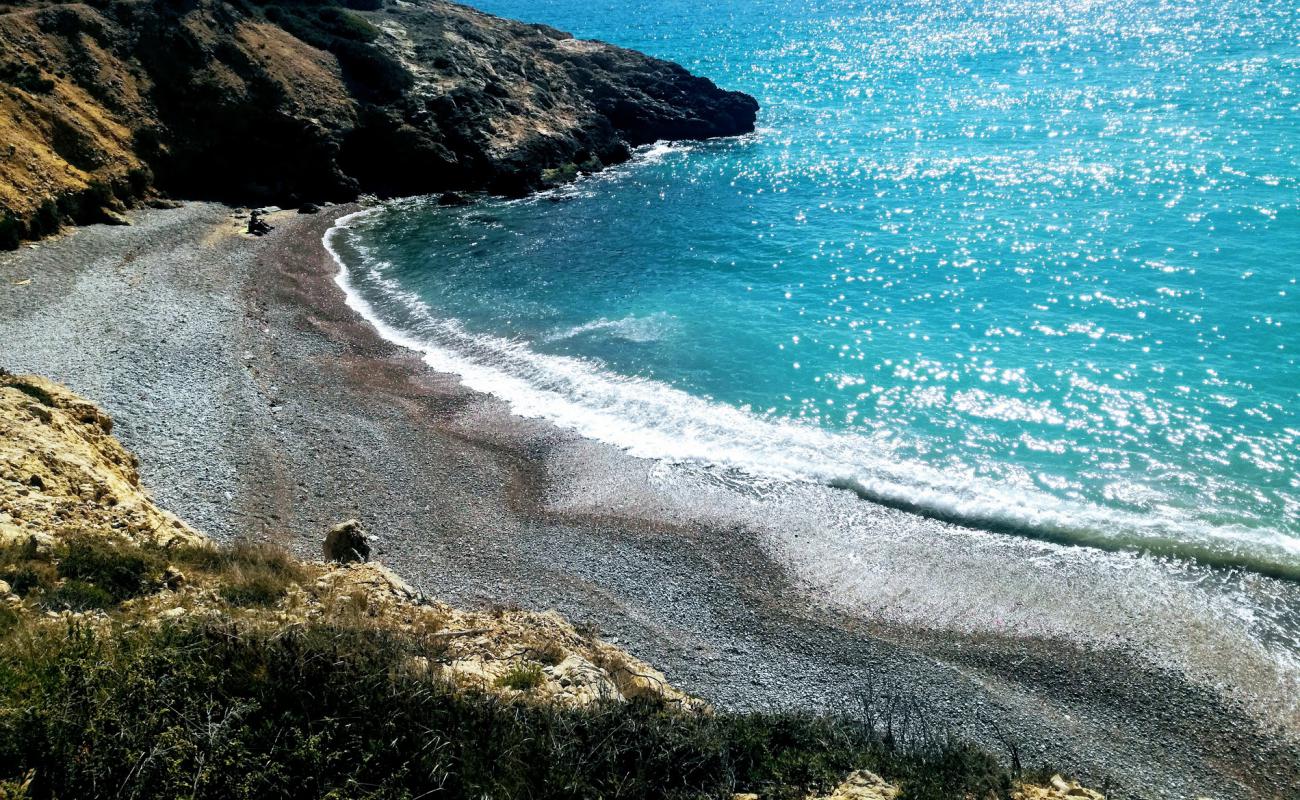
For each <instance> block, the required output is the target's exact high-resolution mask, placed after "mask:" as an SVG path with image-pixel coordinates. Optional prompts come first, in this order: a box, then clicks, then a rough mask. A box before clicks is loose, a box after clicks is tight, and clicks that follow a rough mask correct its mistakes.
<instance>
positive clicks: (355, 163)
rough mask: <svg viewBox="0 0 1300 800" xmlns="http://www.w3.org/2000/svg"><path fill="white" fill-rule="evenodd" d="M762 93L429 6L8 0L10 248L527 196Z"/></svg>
mask: <svg viewBox="0 0 1300 800" xmlns="http://www.w3.org/2000/svg"><path fill="white" fill-rule="evenodd" d="M757 110H758V103H757V102H756V101H755V100H754V99H753V98H752V97H749V96H748V95H745V94H742V93H739V92H731V91H726V90H723V89H720V88H718V87H717V86H715V85H714V84H713V83H712V82H711V81H709V80H708V79H706V78H701V77H697V76H694V75H691V74H690V73H689V72H687V71H686V70H685V69H683V68H682V67H680V66H678V65H676V64H672V63H670V62H667V61H662V60H659V59H655V58H651V57H649V56H646V55H642V54H640V53H636V52H633V51H631V50H626V49H623V48H620V47H615V46H612V45H608V44H603V43H600V42H591V41H581V40H577V39H574V38H573V37H572V36H570V35H568V34H566V33H563V32H561V31H558V30H555V29H553V28H549V27H546V26H541V25H526V24H523V23H519V22H512V21H508V20H503V19H499V18H496V17H493V16H490V15H487V14H484V13H481V12H478V11H475V10H473V9H470V8H467V7H465V6H460V5H456V4H453V3H448V2H442V0H424V2H419V3H408V2H384V0H320V1H319V2H294V1H293V0H237V2H224V0H193V1H180V0H99V1H98V2H91V3H86V4H81V3H50V2H43V0H21V1H20V2H13V1H12V0H10V1H9V2H0V246H8V247H13V246H16V244H17V242H19V241H21V240H23V239H33V238H38V237H40V236H42V235H44V234H47V233H50V232H52V231H53V230H56V229H57V228H58V227H59V226H60V225H61V224H64V223H66V222H78V223H80V222H114V221H118V222H120V221H122V217H121V212H122V211H124V210H125V209H126V208H128V207H130V206H132V205H134V204H137V203H140V202H151V201H152V202H156V201H157V200H158V199H160V198H164V197H175V198H186V199H215V200H221V201H226V202H232V203H236V204H246V205H257V204H278V205H281V206H288V205H302V204H309V203H318V202H324V201H340V200H350V199H352V198H355V197H356V196H358V195H359V194H361V193H369V194H375V195H379V196H381V197H382V196H395V195H407V194H426V193H435V192H445V193H448V195H447V199H448V202H455V201H457V199H458V194H456V193H459V192H469V191H480V190H484V191H490V192H494V193H498V194H505V195H522V194H525V193H527V192H529V191H532V190H536V189H539V188H543V187H546V186H549V185H554V184H555V183H557V182H562V181H565V180H568V179H571V178H572V177H574V176H576V175H579V174H581V173H584V172H592V171H596V170H600V169H602V168H603V167H605V166H608V165H611V164H617V163H619V162H622V161H626V160H627V159H628V158H629V157H630V155H631V148H633V147H636V146H638V145H642V144H647V143H650V142H654V141H657V140H660V139H703V138H709V137H716V136H732V135H737V134H742V133H747V132H749V131H752V130H753V127H754V119H755V114H756V113H757Z"/></svg>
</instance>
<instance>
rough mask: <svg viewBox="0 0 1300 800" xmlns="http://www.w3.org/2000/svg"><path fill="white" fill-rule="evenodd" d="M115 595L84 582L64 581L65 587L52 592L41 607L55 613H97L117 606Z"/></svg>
mask: <svg viewBox="0 0 1300 800" xmlns="http://www.w3.org/2000/svg"><path fill="white" fill-rule="evenodd" d="M116 604H117V603H116V602H115V598H114V597H113V595H111V594H109V593H108V592H106V591H104V590H103V589H101V588H100V587H98V586H94V585H92V584H89V583H85V582H83V581H75V580H73V581H64V583H63V585H62V586H60V587H59V588H57V589H55V590H54V591H52V592H50V593H49V594H48V595H46V597H45V598H44V599H43V600H42V601H41V605H42V606H44V607H45V608H48V609H51V610H54V611H63V610H65V609H66V610H68V611H95V610H102V609H108V608H112V607H113V606H115V605H116Z"/></svg>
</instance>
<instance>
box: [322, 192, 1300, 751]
mask: <svg viewBox="0 0 1300 800" xmlns="http://www.w3.org/2000/svg"><path fill="white" fill-rule="evenodd" d="M374 212H375V209H367V210H364V211H361V212H357V213H354V214H350V215H348V216H345V217H342V218H340V219H339V220H338V221H337V223H336V225H335V227H334V228H331V229H330V231H328V232H327V233H326V234H325V237H324V240H323V243H324V245H325V247H326V249H327V250H329V252H330V253H331V254H332V255H333V257H334V258H335V260H336V261H337V262H338V265H339V270H338V273H337V274H336V276H335V281H336V282H337V284H338V285H339V287H340V288H341V289H342V290H343V292H344V293H345V296H346V299H347V304H348V305H349V306H350V307H351V308H353V309H354V310H355V311H357V312H358V313H359V314H361V315H362V316H363V317H364V318H366V319H367V320H368V321H370V322H371V324H372V325H374V327H375V328H376V330H378V331H379V333H380V334H381V335H382V336H383V337H384V338H386V339H388V340H389V341H392V342H394V343H396V344H398V345H400V346H403V347H406V348H409V349H411V350H413V351H416V352H418V353H420V354H421V355H422V356H423V359H424V361H425V362H426V363H427V364H428V365H429V366H430V367H431V368H433V369H435V370H437V371H440V372H446V373H452V374H456V375H458V376H460V379H461V381H462V382H463V383H464V385H466V386H467V387H469V388H471V389H474V390H476V391H480V392H484V393H488V394H491V395H494V396H496V397H499V398H502V399H504V400H505V401H506V402H507V403H508V404H509V407H510V408H511V410H512V411H513V412H514V413H515V414H518V415H520V416H524V417H534V418H542V419H545V420H548V421H549V422H551V423H553V424H555V425H557V426H560V427H562V428H567V429H570V430H573V431H575V432H577V433H579V434H581V435H582V436H584V437H586V438H588V439H592V440H596V441H601V442H605V443H609V444H612V445H615V446H617V447H619V448H622V449H623V450H625V451H626V452H628V453H630V454H631V455H634V456H637V457H641V458H645V459H648V460H649V461H648V462H647V463H656V464H660V465H662V467H661V468H662V469H666V470H669V471H670V472H672V473H674V474H676V476H677V477H675V478H673V479H671V480H670V481H669V484H676V485H679V486H683V487H686V489H685V493H686V496H685V497H683V498H676V499H674V498H673V495H674V494H675V491H676V490H673V489H668V488H666V486H667V485H665V486H664V487H661V490H666V491H668V496H667V497H665V496H656V497H654V498H651V499H650V500H646V501H644V502H643V500H641V499H639V498H640V495H639V494H638V492H640V491H645V490H638V489H636V488H634V487H632V486H629V485H627V484H626V483H619V482H614V483H617V485H611V481H610V480H609V479H608V476H606V477H604V478H600V479H593V480H588V479H586V478H583V479H579V481H578V482H577V483H575V484H574V485H572V486H569V487H567V488H566V489H565V490H564V491H563V492H561V493H560V494H559V495H557V497H556V498H554V499H553V500H552V502H554V503H556V504H558V505H557V507H559V508H572V509H573V510H575V511H578V512H581V510H582V509H584V508H586V509H590V508H600V509H602V510H605V511H608V510H609V509H621V508H624V507H626V509H625V510H626V511H627V513H636V511H637V509H638V508H640V507H641V506H640V505H638V504H643V505H645V506H646V507H654V508H656V509H658V512H657V513H660V514H668V515H670V516H671V515H674V514H680V515H685V518H686V519H696V520H705V521H707V519H709V518H712V517H715V516H716V517H718V518H719V519H718V523H719V526H720V527H721V528H726V527H727V526H728V524H729V523H728V519H731V520H733V523H732V524H734V521H735V520H746V519H748V520H750V522H749V523H745V524H761V525H762V526H764V527H765V528H766V529H767V530H768V534H767V536H768V537H769V538H768V546H769V547H770V548H771V549H772V550H773V552H774V554H775V555H777V556H779V558H780V559H781V560H782V561H783V563H785V564H787V565H788V566H789V567H790V568H791V569H792V570H794V572H795V573H796V574H799V575H801V576H803V579H804V580H805V581H807V583H808V585H809V586H816V587H820V589H819V590H818V591H819V592H821V593H823V596H824V597H825V598H826V599H827V600H828V601H829V602H831V603H833V604H836V605H842V606H845V607H847V608H850V609H854V610H856V611H860V612H861V611H865V612H867V613H870V614H873V615H876V616H878V617H880V618H883V619H887V620H893V621H897V622H900V623H906V624H911V625H920V626H936V627H941V628H947V629H954V630H970V631H987V632H993V633H1004V634H1019V635H1045V636H1052V635H1064V636H1069V637H1072V638H1075V639H1078V640H1080V641H1094V642H1097V643H1099V644H1106V643H1118V642H1127V643H1128V644H1130V645H1134V646H1138V647H1139V648H1140V650H1141V651H1143V652H1146V653H1147V654H1148V655H1149V656H1150V657H1152V658H1153V659H1155V660H1156V661H1157V662H1158V663H1162V664H1165V665H1167V666H1169V667H1172V668H1176V669H1181V670H1185V671H1187V673H1188V674H1189V675H1190V676H1200V677H1201V678H1202V679H1204V680H1206V681H1208V682H1210V683H1211V684H1213V685H1216V686H1220V687H1227V688H1228V689H1229V690H1230V691H1232V692H1234V693H1241V696H1242V697H1243V698H1245V699H1253V700H1255V701H1258V702H1261V703H1262V707H1263V708H1265V709H1267V710H1268V714H1269V715H1270V716H1271V717H1273V718H1275V720H1276V721H1278V722H1279V723H1280V724H1281V725H1282V726H1283V727H1284V728H1285V727H1288V726H1291V725H1293V724H1294V715H1295V714H1296V713H1297V707H1298V706H1300V703H1298V702H1297V699H1296V698H1297V696H1296V694H1295V692H1294V687H1295V686H1297V685H1298V684H1300V660H1298V657H1297V655H1296V652H1297V651H1296V650H1295V646H1296V645H1297V644H1300V637H1297V635H1296V633H1295V632H1294V631H1293V630H1291V628H1290V627H1288V625H1289V623H1287V622H1286V621H1285V620H1286V619H1289V618H1290V614H1291V612H1289V611H1287V609H1288V608H1291V607H1292V604H1293V598H1294V591H1292V589H1291V588H1290V585H1289V584H1285V583H1280V582H1275V583H1267V582H1266V583H1263V584H1261V583H1260V582H1259V581H1256V580H1252V579H1249V577H1241V576H1240V574H1238V573H1232V574H1229V575H1226V576H1224V577H1223V578H1222V580H1223V581H1224V583H1223V585H1219V586H1216V585H1215V584H1216V581H1218V580H1219V579H1218V578H1213V579H1209V578H1207V576H1206V573H1204V572H1203V571H1202V570H1199V569H1197V568H1195V567H1193V566H1191V565H1181V566H1180V565H1179V564H1178V563H1177V562H1175V563H1170V564H1162V563H1161V562H1158V561H1155V560H1152V559H1145V558H1139V557H1138V556H1136V555H1135V554H1133V553H1100V552H1098V551H1094V550H1089V549H1085V548H1078V547H1062V546H1057V545H1054V544H1051V543H1046V542H1033V541H1031V540H1028V539H1024V538H1021V537H1008V536H999V535H996V534H991V533H986V532H983V531H979V530H967V531H965V532H964V533H958V532H956V531H954V530H953V529H950V528H947V527H946V526H942V525H938V524H936V523H932V522H929V521H927V520H923V519H919V518H915V517H912V516H911V515H909V514H904V513H901V512H898V511H893V510H891V509H888V508H881V507H880V506H871V505H870V504H865V503H857V504H856V506H860V507H862V509H863V510H862V511H856V510H855V508H854V504H853V503H846V502H845V500H844V498H842V497H841V498H836V497H831V496H829V495H830V494H832V493H829V492H828V490H826V489H824V488H821V487H819V486H817V484H822V485H825V484H831V485H836V486H840V487H845V488H851V489H853V490H854V491H855V492H857V493H858V494H859V495H861V496H863V497H865V498H868V499H872V500H877V501H880V502H882V503H885V504H887V505H895V506H900V507H902V508H905V509H911V510H921V511H926V512H929V513H930V514H932V515H938V516H941V517H950V518H953V519H960V520H965V521H969V522H973V523H976V524H983V525H986V526H989V527H996V526H998V525H1007V526H1012V527H1016V528H1019V529H1022V530H1025V531H1036V532H1038V533H1040V534H1041V533H1043V532H1044V531H1047V532H1056V533H1058V534H1060V535H1059V536H1058V537H1055V538H1060V539H1069V538H1071V537H1077V538H1080V539H1082V540H1084V541H1087V540H1088V539H1089V538H1090V537H1098V536H1116V537H1122V539H1123V540H1126V541H1130V542H1134V541H1141V540H1143V539H1160V540H1162V541H1163V540H1172V539H1175V537H1182V539H1181V540H1184V541H1186V540H1192V541H1201V542H1205V541H1211V542H1216V543H1217V545H1218V546H1219V547H1222V548H1224V549H1225V551H1227V552H1232V548H1233V546H1234V545H1236V544H1240V546H1241V547H1242V548H1243V552H1244V551H1245V550H1244V549H1245V547H1246V546H1248V545H1249V546H1250V547H1251V548H1253V550H1251V552H1254V553H1258V552H1259V548H1260V547H1261V546H1266V547H1267V548H1268V549H1269V551H1270V552H1269V554H1270V555H1271V557H1274V558H1277V559H1278V560H1286V559H1291V558H1295V556H1296V555H1297V553H1296V545H1295V541H1294V539H1292V538H1290V537H1285V536H1283V535H1281V534H1279V535H1278V537H1277V538H1276V539H1272V540H1261V538H1260V533H1259V532H1258V531H1250V532H1245V531H1234V530H1232V529H1222V528H1220V529H1208V530H1197V529H1194V528H1192V527H1191V526H1189V525H1188V524H1187V523H1186V522H1181V521H1169V520H1156V519H1147V518H1142V517H1138V516H1136V515H1125V514H1123V513H1121V512H1110V511H1106V510H1104V509H1096V508H1086V507H1077V506H1075V507H1071V506H1069V505H1067V504H1065V503H1063V502H1061V501H1059V500H1057V499H1056V498H1054V497H1051V496H1049V495H1046V494H1035V493H1032V492H1028V491H1023V490H1017V489H1009V488H1004V487H999V486H991V485H984V484H982V483H981V482H980V481H978V480H977V479H974V478H972V477H970V476H967V475H949V474H945V473H943V472H941V471H939V470H935V469H932V468H928V467H926V466H923V465H918V464H916V463H909V462H907V461H905V460H902V459H898V458H895V457H894V456H893V455H892V452H893V450H894V447H895V445H894V444H893V443H892V442H891V441H890V440H889V439H887V438H884V437H880V438H873V437H869V436H863V435H852V434H845V433H837V432H832V431H827V430H825V429H822V428H819V427H816V426H815V425H812V424H802V423H799V422H793V421H787V420H774V419H768V418H764V417H761V416H758V415H755V414H752V413H749V412H747V411H743V410H740V409H737V408H734V407H731V406H727V405H725V404H721V403H715V402H710V401H708V400H705V399H702V398H699V397H695V396H693V395H690V394H688V393H686V392H682V391H680V390H677V389H674V388H672V387H671V386H667V385H664V384H662V383H658V382H655V381H651V380H646V379H642V378H636V377H627V376H620V375H616V374H612V373H610V372H607V371H603V370H601V369H599V368H598V367H597V366H595V365H593V364H591V363H589V362H586V361H583V360H580V359H576V358H570V357H565V356H554V355H546V354H540V353H537V352H535V351H534V350H532V349H531V348H529V347H528V346H527V345H526V344H525V343H523V342H520V341H512V340H507V339H502V338H499V337H492V336H483V335H476V334H473V333H470V332H468V331H466V330H465V329H464V327H463V326H462V325H461V324H460V323H459V322H457V321H455V320H446V319H438V318H436V317H435V316H434V315H432V314H431V313H430V309H429V308H428V306H427V305H426V304H425V302H424V301H423V300H422V299H421V298H419V297H418V296H417V295H415V294H414V293H411V292H407V291H404V290H403V289H402V287H401V286H399V285H398V284H397V283H396V282H394V281H393V280H392V279H390V278H387V277H385V276H384V275H383V269H384V266H385V265H384V264H382V263H380V262H374V261H368V260H367V256H368V254H367V253H366V252H365V251H364V249H363V248H358V247H357V246H356V245H355V244H352V247H353V248H355V249H357V252H356V254H355V255H356V256H357V257H356V258H354V263H355V264H356V265H357V269H356V271H355V272H354V271H353V270H350V269H349V267H348V263H347V261H346V260H345V258H344V257H343V255H342V254H341V253H340V252H339V250H338V246H339V245H340V242H338V241H337V239H338V237H339V236H340V235H341V234H342V233H343V232H344V231H346V230H347V228H348V226H349V225H350V224H352V223H354V222H356V221H357V220H359V219H361V218H362V217H363V216H364V215H367V214H370V213H374ZM369 297H374V298H375V301H376V302H377V303H380V304H382V307H383V309H384V312H383V313H381V312H380V311H379V310H378V309H377V308H376V305H375V303H372V301H371V299H369ZM608 322H609V321H598V323H608ZM614 322H615V323H618V322H621V321H619V320H616V321H614ZM592 324H593V325H595V324H597V323H592ZM578 327H579V328H581V327H585V326H578ZM570 332H571V331H570ZM566 333H568V332H566ZM581 472H582V470H581V468H580V467H579V468H577V469H575V470H574V473H575V475H576V474H579V473H581ZM737 473H740V474H741V478H742V479H741V481H739V482H740V483H741V484H742V486H741V488H742V489H743V490H742V491H739V492H738V491H736V484H737V481H736V480H735V479H734V476H736V475H737ZM701 481H702V482H701ZM819 490H820V492H821V495H822V496H818V495H817V492H818V491H819ZM611 492H612V494H611ZM834 494H838V493H834ZM872 509H874V510H872ZM909 519H910V520H911V521H909ZM758 520H762V523H758V522H757V521H758ZM1189 537H1201V538H1200V539H1199V540H1195V539H1190V538H1189Z"/></svg>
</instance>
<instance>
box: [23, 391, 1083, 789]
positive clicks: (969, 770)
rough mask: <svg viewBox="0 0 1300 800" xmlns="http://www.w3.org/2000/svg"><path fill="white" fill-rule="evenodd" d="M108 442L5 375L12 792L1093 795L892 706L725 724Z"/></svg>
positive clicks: (53, 395)
mask: <svg viewBox="0 0 1300 800" xmlns="http://www.w3.org/2000/svg"><path fill="white" fill-rule="evenodd" d="M111 430H112V422H111V420H110V419H109V418H108V417H107V416H106V415H105V414H104V413H103V412H102V411H100V410H99V409H98V408H97V407H95V406H94V405H93V404H91V403H89V402H87V401H85V400H83V399H81V398H79V397H77V396H76V395H74V394H72V393H70V392H68V391H67V390H66V389H63V388H62V387H59V386H57V385H55V384H52V383H50V382H48V381H45V380H42V379H40V378H35V377H31V376H24V377H19V376H13V375H8V374H5V373H3V372H0V798H5V800H12V799H16V798H28V797H31V798H68V797H78V798H96V797H121V796H129V797H137V798H175V797H190V798H207V797H211V798H223V799H224V798H239V797H246V798H260V797H272V796H274V797H312V798H318V797H340V798H342V797H349V798H351V797H368V798H388V797H392V798H402V797H408V798H409V797H417V796H429V795H432V794H435V793H436V794H437V795H438V796H442V797H453V798H459V797H464V798H469V797H474V798H483V797H536V798H548V797H555V798H561V797H564V798H572V797H614V796H617V797H626V798H640V797H680V798H686V797H714V798H724V799H725V798H750V800H753V798H758V797H760V796H761V797H782V798H806V797H811V796H812V795H813V794H816V793H825V792H829V793H831V794H830V796H831V797H832V798H838V799H839V800H849V799H850V798H856V800H872V799H873V798H874V799H876V800H881V799H888V798H963V800H964V799H965V798H972V799H976V800H979V799H982V798H1011V797H1016V798H1022V799H1023V800H1029V799H1030V798H1032V799H1033V800H1056V799H1059V798H1069V797H1082V798H1098V797H1100V796H1099V795H1096V794H1095V793H1091V792H1088V791H1087V790H1085V789H1082V788H1080V787H1078V786H1077V785H1074V784H1069V783H1066V782H1065V781H1062V780H1060V779H1059V778H1056V779H1054V785H1049V786H1047V787H1031V786H1023V787H1017V785H1016V782H1015V780H1014V776H1012V775H1010V774H1008V772H1007V771H1006V770H1005V769H1004V768H1003V767H1002V766H1001V765H1000V764H999V763H998V762H997V761H996V760H995V759H994V758H992V757H991V756H990V755H988V754H987V753H984V752H982V751H980V750H978V749H976V748H973V747H971V746H968V745H965V744H962V743H961V742H958V741H955V740H953V739H951V738H949V737H948V736H946V735H944V734H943V732H942V730H941V729H939V728H936V727H933V726H932V725H930V724H920V723H918V722H917V720H916V717H914V716H913V715H912V714H911V713H910V707H909V706H907V704H906V703H900V702H899V701H898V699H897V698H896V699H893V700H890V701H889V703H887V704H885V705H880V706H871V705H867V706H864V707H862V708H861V709H859V710H857V711H856V712H855V713H854V714H852V715H848V716H839V717H826V716H816V715H811V714H800V713H770V714H734V713H719V712H715V711H714V710H712V709H710V708H709V707H708V706H707V705H705V704H704V703H702V702H700V701H699V700H697V699H694V698H691V697H689V696H688V695H686V694H685V693H683V692H681V691H679V690H678V689H676V688H674V687H672V686H671V685H669V684H668V682H667V681H666V680H665V679H664V676H663V675H662V674H661V673H659V672H657V671H655V670H654V669H653V668H652V667H650V666H649V665H647V664H645V663H644V662H642V661H640V660H638V659H637V658H635V657H634V656H632V655H631V654H629V653H627V652H625V651H623V650H621V649H619V648H617V647H614V646H613V645H611V644H609V643H607V642H604V641H602V640H601V639H600V638H599V637H598V636H597V635H596V634H595V632H593V631H580V630H578V629H575V628H574V627H573V626H572V625H570V624H569V623H568V622H567V621H565V620H564V619H563V618H561V617H560V616H558V615H557V614H555V613H553V612H546V613H537V612H529V611H522V610H518V609H486V610H480V611H465V610H459V609H455V608H452V607H450V606H447V605H445V604H441V603H437V602H433V601H431V600H429V599H427V598H424V597H422V596H420V595H419V593H417V592H416V591H415V590H413V589H412V588H411V587H409V586H407V585H406V584H405V583H404V582H402V580H401V579H400V578H398V577H397V576H396V575H393V574H392V573H391V572H390V571H388V570H387V569H385V568H384V567H382V566H381V565H378V564H373V563H350V564H340V563H325V562H316V563H308V562H302V561H298V560H296V559H294V558H291V557H290V556H288V555H287V554H285V553H284V552H283V551H280V550H277V549H276V548H274V547H272V546H269V545H267V544H258V543H252V542H242V543H236V544H232V545H227V546H218V545H215V544H213V543H211V542H209V541H208V540H206V539H205V538H204V537H203V536H202V535H201V534H199V533H197V532H195V531H193V530H192V529H190V528H189V527H188V526H186V525H185V524H184V523H183V522H181V521H180V520H178V519H176V518H175V517H173V516H171V515H170V514H167V513H166V512H164V511H162V510H160V509H158V508H157V507H156V506H154V505H153V503H152V502H151V501H150V500H149V498H148V496H147V494H145V492H144V490H143V489H142V488H141V485H140V478H139V475H138V473H137V471H136V465H135V462H134V459H133V458H132V457H131V456H130V454H129V453H127V452H126V451H125V450H124V449H123V448H122V446H121V445H120V444H119V443H118V442H117V440H116V439H114V438H113V437H112V435H111ZM846 776H847V777H846ZM882 776H883V777H882Z"/></svg>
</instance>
